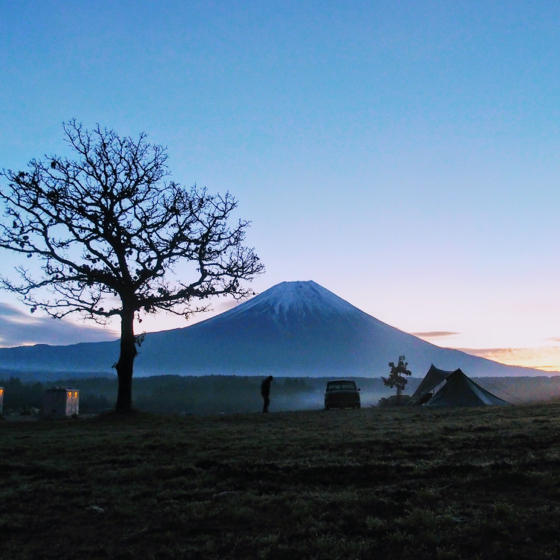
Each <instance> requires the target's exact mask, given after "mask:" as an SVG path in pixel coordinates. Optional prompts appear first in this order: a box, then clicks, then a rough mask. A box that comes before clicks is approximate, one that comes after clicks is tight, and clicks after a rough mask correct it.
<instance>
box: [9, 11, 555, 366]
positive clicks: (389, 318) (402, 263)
mask: <svg viewBox="0 0 560 560" xmlns="http://www.w3.org/2000/svg"><path fill="white" fill-rule="evenodd" d="M1 7H2V10H1V13H2V17H1V18H0V168H9V169H14V170H15V169H17V170H19V169H23V168H24V167H25V166H26V164H27V162H28V161H29V160H31V159H32V158H41V157H43V156H44V155H45V154H48V155H53V154H58V155H70V154H68V148H67V146H66V145H65V143H64V142H63V134H62V123H63V122H64V121H68V120H69V119H72V118H76V119H77V120H78V121H79V122H82V123H83V124H84V126H85V127H87V128H93V127H94V126H95V125H96V123H99V124H100V125H101V126H103V127H107V128H111V129H114V130H116V131H117V132H118V133H119V134H121V135H130V136H137V135H138V134H139V133H140V132H142V131H144V132H146V133H147V134H148V136H149V141H151V142H153V143H156V144H162V145H165V146H167V149H168V154H169V161H168V163H169V167H170V170H171V172H172V176H173V179H174V180H176V181H178V182H180V183H181V184H183V185H185V186H191V185H193V184H195V183H196V184H197V185H199V186H205V187H207V188H208V190H209V191H210V192H220V193H223V192H226V191H229V192H231V193H232V194H233V195H234V196H235V197H236V198H237V199H238V201H239V207H238V210H237V214H236V218H242V219H248V220H250V221H251V228H250V230H249V232H248V236H247V243H248V244H249V245H250V246H253V247H255V250H256V252H257V254H258V255H259V257H260V258H261V259H262V261H263V262H264V264H265V266H266V273H265V274H264V275H262V276H260V277H258V278H257V279H256V280H255V281H254V282H253V283H252V287H253V289H254V290H255V291H256V292H262V291H264V290H266V289H267V288H269V287H271V286H273V285H275V284H277V283H279V282H282V281H285V280H314V281H315V282H317V283H319V284H321V285H322V286H324V287H325V288H327V289H329V290H331V291H332V292H334V293H336V294H337V295H339V296H340V297H342V298H343V299H345V300H347V301H349V302H350V303H352V304H353V305H355V306H357V307H359V308H360V309H362V310H363V311H365V312H367V313H369V314H370V315H373V316H374V317H376V318H378V319H380V320H382V321H385V322H386V323H388V324H390V325H392V326H394V327H397V328H399V329H401V330H404V331H406V332H410V333H413V334H416V335H417V336H421V337H422V338H424V339H425V340H428V341H430V342H432V343H434V344H437V345H439V346H445V347H450V348H461V349H464V350H466V351H468V352H471V353H474V354H477V355H481V356H484V357H489V358H491V359H495V360H497V361H502V362H504V363H511V364H518V365H528V366H531V367H540V368H542V369H545V370H560V282H559V279H560V261H559V259H558V255H559V249H560V220H558V208H559V203H560V189H559V188H558V187H559V178H560V157H559V156H560V134H559V132H560V95H559V92H560V64H559V62H558V61H559V60H560V26H559V25H558V23H559V21H560V4H559V3H558V2H555V1H552V0H550V1H547V0H543V1H542V2H538V3H537V2H529V1H516V0H509V1H507V2H506V1H500V0H496V1H490V2H488V1H486V0H485V1H477V0H469V1H461V0H457V1H454V2H448V1H429V0H427V1H425V2H417V1H408V0H407V1H404V0H403V1H398V0H395V1H392V2H388V1H375V0H368V1H361V0H355V1H352V2H342V1H334V0H316V1H308V0H297V1H290V0H283V1H282V2H280V1H271V2H258V1H243V0H237V1H231V0H228V1H226V0H223V1H211V0H206V1H196V0H193V1H189V2H183V1H165V0H160V1H158V2H153V1H147V0H135V1H127V0H122V1H117V2H115V1H104V0H98V1H96V2H91V1H89V2H88V1H79V0H77V1H72V2H70V1H69V0H66V1H52V0H44V1H42V0H34V1H33V2H31V1H27V0H20V1H18V2H7V1H4V2H1ZM1 259H2V263H3V264H2V273H3V274H6V275H9V274H10V271H11V270H12V268H13V266H14V265H16V264H18V263H19V262H20V261H19V260H18V258H17V257H15V256H14V255H11V254H10V253H7V252H5V251H2V255H1ZM228 306H231V302H228V301H218V302H216V305H215V312H220V311H223V310H225V309H226V308H228ZM208 316H209V315H204V316H198V317H196V318H194V319H192V320H191V322H193V321H197V320H201V319H204V318H207V317H208ZM27 319H29V321H27ZM32 319H33V322H31V319H30V315H29V311H28V310H27V309H26V308H25V307H24V306H23V305H22V304H21V303H19V302H18V301H17V300H16V299H15V298H14V296H13V295H12V294H10V293H8V292H0V345H1V346H15V345H19V344H33V343H38V342H42V343H49V344H53V343H60V344H69V343H71V342H75V341H77V339H80V340H83V341H85V340H100V339H103V338H104V337H105V338H107V337H108V338H115V337H116V336H118V335H117V331H118V325H117V324H113V325H109V326H108V327H107V328H106V329H105V330H104V331H102V332H100V331H99V328H98V327H96V326H95V325H92V324H90V323H84V322H82V321H79V320H77V322H75V323H68V324H66V323H64V322H60V321H55V320H52V319H48V318H42V317H40V316H36V315H34V316H33V317H32ZM186 324H188V323H185V321H184V319H180V318H176V317H173V316H171V317H170V316H167V315H165V314H160V315H158V316H156V317H153V318H149V319H147V320H145V322H144V323H143V324H142V325H137V330H138V329H139V330H147V331H148V332H149V331H154V330H164V329H168V328H175V327H179V326H186ZM111 329H112V330H111ZM69 333H72V334H71V335H70V334H69Z"/></svg>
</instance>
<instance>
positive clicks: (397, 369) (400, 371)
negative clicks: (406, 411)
mask: <svg viewBox="0 0 560 560" xmlns="http://www.w3.org/2000/svg"><path fill="white" fill-rule="evenodd" d="M405 360H406V357H405V356H404V355H403V356H399V361H398V363H397V365H395V363H394V362H389V367H390V368H391V372H390V373H389V377H382V378H381V379H383V383H384V385H385V386H386V387H390V388H391V389H392V388H393V387H396V388H397V406H398V405H399V404H400V397H401V393H402V391H403V390H404V388H405V386H406V384H407V383H408V379H407V378H406V377H403V375H412V373H411V372H410V371H409V370H408V369H407V366H408V362H405Z"/></svg>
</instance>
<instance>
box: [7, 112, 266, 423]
mask: <svg viewBox="0 0 560 560" xmlns="http://www.w3.org/2000/svg"><path fill="white" fill-rule="evenodd" d="M63 128H64V133H65V141H66V142H67V143H68V145H69V147H70V148H71V149H72V151H73V152H75V153H76V154H77V157H76V159H74V160H70V159H67V158H65V157H57V156H45V158H46V160H45V161H39V160H35V159H33V160H31V161H30V162H29V164H28V170H27V171H20V172H14V171H11V170H2V171H1V172H0V177H4V178H5V179H7V180H8V185H7V187H4V188H0V200H2V201H3V202H4V205H5V214H4V216H5V219H4V221H3V222H2V223H0V247H1V248H4V249H9V250H11V251H15V252H16V253H21V254H22V255H26V256H27V257H28V258H37V259H38V260H39V261H40V264H41V269H42V274H41V277H40V278H34V277H33V274H32V273H30V271H29V270H28V269H26V268H25V267H24V266H18V267H16V270H17V272H18V273H19V278H20V280H19V283H14V282H12V281H11V280H9V279H8V278H6V277H1V278H0V287H2V288H4V289H7V290H9V291H11V292H15V293H16V294H18V295H19V296H20V299H21V300H22V301H23V302H24V303H26V304H27V305H29V306H30V307H31V312H34V311H35V310H36V309H41V310H43V311H45V312H46V313H48V314H49V315H51V316H52V317H56V318H61V317H65V316H66V315H68V314H70V313H80V314H82V315H83V316H86V317H87V318H91V319H93V320H95V321H97V322H100V323H106V322H107V320H109V319H110V318H111V317H114V316H120V319H121V340H120V356H119V360H118V362H117V363H116V364H115V367H116V370H117V373H118V378H119V390H118V397H117V404H116V410H117V411H118V412H128V411H130V410H131V407H132V375H133V365H134V359H135V357H136V355H137V349H136V345H137V342H138V339H137V337H136V336H135V333H134V319H135V316H139V314H140V313H155V312H157V311H160V310H164V311H170V312H173V313H175V314H178V315H183V316H185V317H188V316H190V315H191V314H192V313H195V312H198V311H203V310H205V309H207V308H208V305H207V304H206V305H205V304H204V300H206V299H207V298H209V297H212V296H217V295H232V296H233V297H235V298H241V297H244V296H246V295H249V294H250V293H252V292H251V291H250V290H249V289H247V288H244V287H242V286H241V284H240V281H242V280H251V279H252V278H253V277H254V276H255V275H257V274H259V273H261V272H263V270H264V267H263V265H262V263H261V262H260V261H259V258H258V257H257V256H256V254H255V253H254V250H253V249H252V248H249V247H245V246H244V245H243V242H244V238H245V232H246V229H247V227H248V225H249V222H246V221H239V222H238V223H237V224H236V225H235V226H233V227H231V226H230V225H228V220H229V218H230V214H231V213H232V211H233V210H234V209H235V208H236V206H237V201H236V200H235V199H234V198H233V197H232V196H231V195H230V194H229V193H226V194H225V195H223V196H222V195H210V194H208V192H207V191H206V189H201V188H197V187H196V186H194V187H192V188H190V189H186V188H183V187H181V186H180V185H179V184H178V183H175V182H174V181H171V180H168V179H167V178H168V177H169V175H170V173H169V170H168V167H167V164H166V162H167V154H166V150H165V148H163V147H162V146H158V145H151V144H149V143H148V142H147V140H146V138H147V137H146V134H144V133H142V134H140V135H139V137H138V139H132V138H130V137H120V136H118V134H117V133H116V132H114V131H113V130H107V129H102V128H100V127H99V125H97V127H96V128H95V129H94V130H92V131H89V130H86V129H84V128H83V127H82V125H81V124H79V123H77V122H76V121H75V120H71V121H69V122H67V123H65V124H64V125H63ZM184 261H189V262H190V263H191V268H192V270H190V274H191V277H190V279H189V280H188V281H185V280H183V278H182V277H181V278H178V277H177V276H176V275H175V276H174V274H173V273H174V272H175V270H176V269H175V267H176V265H177V264H178V263H180V262H184ZM201 300H202V304H201V303H197V304H196V305H195V304H194V302H201Z"/></svg>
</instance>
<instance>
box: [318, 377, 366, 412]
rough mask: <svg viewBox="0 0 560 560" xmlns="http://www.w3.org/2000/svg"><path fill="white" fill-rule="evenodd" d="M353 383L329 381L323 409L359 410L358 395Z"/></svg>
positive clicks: (342, 380)
mask: <svg viewBox="0 0 560 560" xmlns="http://www.w3.org/2000/svg"><path fill="white" fill-rule="evenodd" d="M358 391H359V389H357V388H356V384H355V383H354V382H353V381H349V380H346V379H340V380H338V381H329V382H328V383H327V391H326V392H325V409H326V410H328V409H329V408H360V406H361V405H360V393H359V392H358Z"/></svg>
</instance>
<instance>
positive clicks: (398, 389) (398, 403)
mask: <svg viewBox="0 0 560 560" xmlns="http://www.w3.org/2000/svg"><path fill="white" fill-rule="evenodd" d="M401 392H402V389H401V388H400V387H397V406H401Z"/></svg>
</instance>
